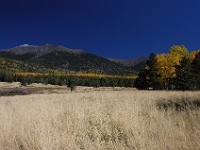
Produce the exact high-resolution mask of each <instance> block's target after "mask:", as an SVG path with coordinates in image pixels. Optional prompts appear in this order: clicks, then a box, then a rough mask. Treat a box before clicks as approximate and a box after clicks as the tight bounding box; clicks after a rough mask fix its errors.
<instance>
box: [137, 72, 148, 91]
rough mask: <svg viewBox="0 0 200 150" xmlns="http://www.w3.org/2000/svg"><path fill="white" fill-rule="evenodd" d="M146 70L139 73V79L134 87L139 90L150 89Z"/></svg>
mask: <svg viewBox="0 0 200 150" xmlns="http://www.w3.org/2000/svg"><path fill="white" fill-rule="evenodd" d="M146 76H147V73H146V69H143V70H141V71H140V72H139V74H138V77H137V78H136V79H135V82H134V85H135V87H136V88H137V89H139V90H146V89H147V87H148V82H147V78H146Z"/></svg>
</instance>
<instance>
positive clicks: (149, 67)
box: [146, 53, 157, 90]
mask: <svg viewBox="0 0 200 150" xmlns="http://www.w3.org/2000/svg"><path fill="white" fill-rule="evenodd" d="M156 63H157V58H156V55H155V54H154V53H151V54H150V56H149V59H148V60H147V62H146V75H147V81H148V87H152V88H153V90H155V86H156V79H157V68H156Z"/></svg>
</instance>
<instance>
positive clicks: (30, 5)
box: [0, 0, 200, 59]
mask: <svg viewBox="0 0 200 150" xmlns="http://www.w3.org/2000/svg"><path fill="white" fill-rule="evenodd" d="M47 43H48V44H53V45H62V46H65V47H67V48H71V49H83V50H85V51H87V52H89V53H93V54H96V55H99V56H102V57H104V58H118V59H132V58H138V57H140V56H145V57H149V55H150V53H152V52H153V53H156V54H161V53H168V52H169V50H170V47H171V46H173V45H185V46H186V47H187V49H188V50H189V52H191V51H194V50H198V49H200V1H199V0H0V49H7V48H12V47H15V46H18V45H22V44H29V45H44V44H47Z"/></svg>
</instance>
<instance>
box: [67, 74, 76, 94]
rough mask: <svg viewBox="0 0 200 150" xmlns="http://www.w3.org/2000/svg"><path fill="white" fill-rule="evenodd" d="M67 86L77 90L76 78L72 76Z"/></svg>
mask: <svg viewBox="0 0 200 150" xmlns="http://www.w3.org/2000/svg"><path fill="white" fill-rule="evenodd" d="M67 86H68V87H69V88H70V90H71V91H73V90H75V87H76V82H75V78H73V77H70V78H69V79H68V83H67Z"/></svg>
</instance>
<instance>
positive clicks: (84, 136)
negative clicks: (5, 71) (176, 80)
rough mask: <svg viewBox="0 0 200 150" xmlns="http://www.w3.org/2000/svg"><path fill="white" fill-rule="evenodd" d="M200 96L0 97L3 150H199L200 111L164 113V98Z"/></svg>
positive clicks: (151, 93)
mask: <svg viewBox="0 0 200 150" xmlns="http://www.w3.org/2000/svg"><path fill="white" fill-rule="evenodd" d="M183 96H187V97H200V93H199V92H166V91H91V92H88V93H81V92H78V93H76V92H71V93H67V94H41V95H39V94H38V95H26V96H13V97H0V119H1V121H0V149H2V150H15V149H18V150H25V149H28V150H76V149H77V150H78V149H86V150H101V149H107V150H128V149H138V150H177V149H181V150H198V149H200V142H199V139H200V111H199V110H191V111H187V112H186V111H183V112H177V111H173V110H169V111H164V110H159V109H157V107H156V102H157V101H158V100H160V99H161V98H166V99H170V98H174V97H180V98H181V97H183Z"/></svg>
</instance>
